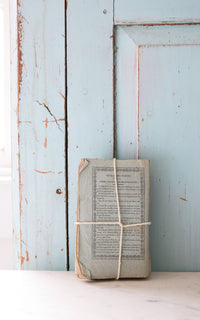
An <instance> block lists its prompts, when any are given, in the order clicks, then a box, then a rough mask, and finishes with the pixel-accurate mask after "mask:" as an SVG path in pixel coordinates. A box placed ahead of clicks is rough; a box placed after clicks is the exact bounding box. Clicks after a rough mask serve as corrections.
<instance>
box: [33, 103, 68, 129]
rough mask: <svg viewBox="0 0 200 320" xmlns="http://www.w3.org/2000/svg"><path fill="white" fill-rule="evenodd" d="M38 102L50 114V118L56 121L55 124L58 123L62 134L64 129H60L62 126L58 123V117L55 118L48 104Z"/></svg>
mask: <svg viewBox="0 0 200 320" xmlns="http://www.w3.org/2000/svg"><path fill="white" fill-rule="evenodd" d="M36 102H37V103H38V104H39V105H40V106H43V107H44V108H45V109H46V110H47V111H48V112H49V114H50V116H51V117H53V118H54V120H55V122H56V124H57V126H58V129H59V130H60V131H61V132H63V131H62V129H61V127H60V125H59V123H58V120H57V119H56V117H55V116H54V114H53V113H52V112H51V110H50V109H49V107H48V105H47V104H46V103H44V102H43V103H41V102H40V101H38V100H36Z"/></svg>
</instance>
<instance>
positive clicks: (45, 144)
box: [44, 137, 47, 148]
mask: <svg viewBox="0 0 200 320" xmlns="http://www.w3.org/2000/svg"><path fill="white" fill-rule="evenodd" d="M44 147H45V148H47V137H45V140H44Z"/></svg>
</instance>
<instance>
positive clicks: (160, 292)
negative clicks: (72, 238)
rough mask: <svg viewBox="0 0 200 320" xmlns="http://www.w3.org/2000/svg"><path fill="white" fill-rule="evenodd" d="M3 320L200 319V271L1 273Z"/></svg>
mask: <svg viewBox="0 0 200 320" xmlns="http://www.w3.org/2000/svg"><path fill="white" fill-rule="evenodd" d="M0 283H1V285H0V302H1V307H0V319H4V320H5V319H9V320H11V319H20V320H24V319H26V320H29V319H37V320H40V319H42V320H46V319H48V320H51V319H56V320H63V319H65V320H68V319H69V320H73V319H83V320H84V319H87V320H90V319H92V320H98V319H103V320H106V319H109V320H112V319H123V318H124V319H126V320H129V319H134V320H135V319H148V320H151V319H154V320H156V319H159V320H165V319H170V320H172V319H177V320H191V319H200V273H195V272H190V273H185V272H182V273H174V272H173V273H168V272H167V273H165V272H159V273H152V274H151V276H150V278H148V279H145V280H144V279H140V280H139V279H138V280H119V281H116V280H109V281H88V280H80V279H77V278H76V277H75V275H74V272H66V271H0Z"/></svg>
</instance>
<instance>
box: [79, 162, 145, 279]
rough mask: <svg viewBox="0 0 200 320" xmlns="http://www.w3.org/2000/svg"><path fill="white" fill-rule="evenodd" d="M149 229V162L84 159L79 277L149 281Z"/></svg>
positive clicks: (80, 187) (81, 190)
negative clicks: (143, 279)
mask: <svg viewBox="0 0 200 320" xmlns="http://www.w3.org/2000/svg"><path fill="white" fill-rule="evenodd" d="M149 225H150V222H149V160H116V159H82V160H81V162H80V165H79V172H78V199H77V222H76V254H75V273H76V275H77V276H78V277H79V278H86V279H109V278H110V279H111V278H116V279H118V278H138V277H141V278H144V277H148V276H149V274H150V270H151V263H150V250H149Z"/></svg>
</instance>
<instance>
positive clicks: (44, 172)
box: [34, 169, 55, 174]
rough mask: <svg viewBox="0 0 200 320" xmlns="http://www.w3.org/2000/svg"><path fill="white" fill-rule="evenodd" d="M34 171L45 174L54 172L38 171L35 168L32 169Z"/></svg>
mask: <svg viewBox="0 0 200 320" xmlns="http://www.w3.org/2000/svg"><path fill="white" fill-rule="evenodd" d="M34 171H35V172H38V173H43V174H47V173H55V172H53V171H40V170H37V169H34Z"/></svg>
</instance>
